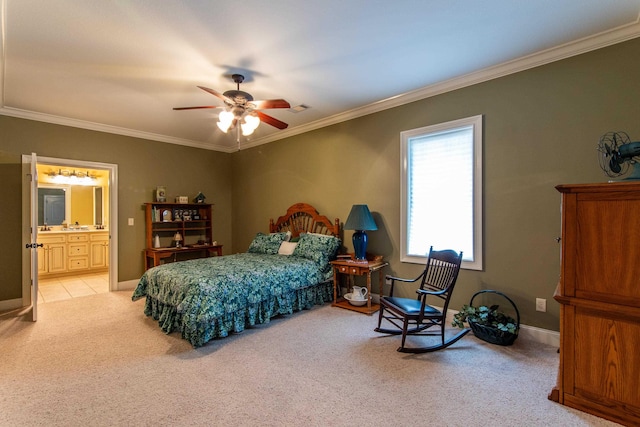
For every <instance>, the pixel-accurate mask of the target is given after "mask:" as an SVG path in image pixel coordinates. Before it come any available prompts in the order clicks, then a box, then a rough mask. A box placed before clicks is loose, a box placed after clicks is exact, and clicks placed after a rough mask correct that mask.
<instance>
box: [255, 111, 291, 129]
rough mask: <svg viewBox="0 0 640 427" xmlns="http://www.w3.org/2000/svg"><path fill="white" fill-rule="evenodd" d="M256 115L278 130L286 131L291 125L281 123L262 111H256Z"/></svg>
mask: <svg viewBox="0 0 640 427" xmlns="http://www.w3.org/2000/svg"><path fill="white" fill-rule="evenodd" d="M255 113H256V114H257V115H258V117H260V120H261V121H263V122H265V123H266V124H268V125H271V126H273V127H276V128H278V129H286V128H287V127H289V125H288V124H286V123H285V122H281V121H280V120H278V119H276V118H275V117H271V116H268V115H266V114H265V113H263V112H261V111H255Z"/></svg>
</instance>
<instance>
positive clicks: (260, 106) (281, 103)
mask: <svg viewBox="0 0 640 427" xmlns="http://www.w3.org/2000/svg"><path fill="white" fill-rule="evenodd" d="M251 103H252V104H253V105H255V106H256V107H255V108H256V109H257V110H266V109H268V108H291V105H289V103H288V102H287V101H285V100H284V99H265V100H262V101H251Z"/></svg>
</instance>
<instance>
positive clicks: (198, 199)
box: [193, 193, 206, 203]
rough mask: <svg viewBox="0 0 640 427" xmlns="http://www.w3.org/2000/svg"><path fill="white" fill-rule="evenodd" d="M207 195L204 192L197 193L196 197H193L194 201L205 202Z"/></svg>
mask: <svg viewBox="0 0 640 427" xmlns="http://www.w3.org/2000/svg"><path fill="white" fill-rule="evenodd" d="M205 199H206V197H205V196H204V194H202V193H198V194H196V197H195V198H194V199H193V202H194V203H204V201H205Z"/></svg>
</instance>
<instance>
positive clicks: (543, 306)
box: [536, 298, 547, 312]
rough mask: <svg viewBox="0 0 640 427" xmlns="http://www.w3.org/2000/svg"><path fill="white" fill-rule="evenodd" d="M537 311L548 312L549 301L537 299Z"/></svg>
mask: <svg viewBox="0 0 640 427" xmlns="http://www.w3.org/2000/svg"><path fill="white" fill-rule="evenodd" d="M536 311H543V312H546V311H547V300H546V299H544V298H536Z"/></svg>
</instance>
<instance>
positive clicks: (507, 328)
mask: <svg viewBox="0 0 640 427" xmlns="http://www.w3.org/2000/svg"><path fill="white" fill-rule="evenodd" d="M483 293H493V294H498V295H500V296H501V297H503V298H505V299H506V300H507V301H509V302H510V303H511V305H512V306H513V308H514V310H515V313H516V319H514V318H513V317H511V316H508V315H506V314H505V313H503V312H500V311H498V308H499V306H498V305H492V306H489V307H488V306H486V305H481V306H479V307H474V306H473V300H474V298H475V297H476V296H478V295H480V294H483ZM465 321H467V323H468V324H469V327H470V328H471V330H472V331H473V334H474V335H475V336H476V337H478V338H480V339H481V340H483V341H486V342H488V343H491V344H498V345H503V346H507V345H511V344H513V342H514V341H515V340H516V338H518V331H519V330H520V312H519V311H518V307H516V305H515V303H514V302H513V301H512V300H511V298H509V297H508V296H506V295H505V294H503V293H502V292H498V291H494V290H491V289H484V290H481V291H478V292H476V293H475V294H473V296H472V297H471V301H469V305H464V306H462V309H460V311H459V312H458V313H456V314H455V315H454V316H453V326H457V327H459V328H464V322H465Z"/></svg>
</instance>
